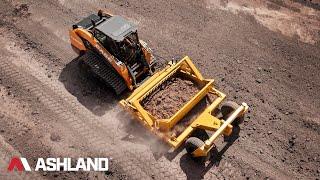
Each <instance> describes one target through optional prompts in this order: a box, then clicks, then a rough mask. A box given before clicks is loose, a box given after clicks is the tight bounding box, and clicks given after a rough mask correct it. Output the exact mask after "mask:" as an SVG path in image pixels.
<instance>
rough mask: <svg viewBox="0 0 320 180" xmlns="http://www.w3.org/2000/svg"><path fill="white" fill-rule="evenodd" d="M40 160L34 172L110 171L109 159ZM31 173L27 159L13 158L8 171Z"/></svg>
mask: <svg viewBox="0 0 320 180" xmlns="http://www.w3.org/2000/svg"><path fill="white" fill-rule="evenodd" d="M73 162H75V164H74V165H72V159H71V158H38V160H37V164H36V166H35V168H34V171H40V170H41V171H79V170H82V171H108V167H109V166H108V164H109V163H108V158H78V159H76V161H73ZM14 169H17V170H18V171H31V168H30V166H29V163H28V161H27V159H26V158H19V157H13V158H12V159H11V161H10V163H9V166H8V171H13V170H14Z"/></svg>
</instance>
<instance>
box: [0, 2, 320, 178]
mask: <svg viewBox="0 0 320 180" xmlns="http://www.w3.org/2000/svg"><path fill="white" fill-rule="evenodd" d="M99 9H104V10H107V11H109V12H111V13H112V14H117V15H121V16H124V17H127V18H128V19H129V20H130V21H132V22H134V23H135V24H137V25H138V33H139V38H141V39H143V40H144V41H146V42H147V43H148V45H149V46H150V47H151V48H152V49H153V51H154V54H155V55H156V56H157V57H158V61H159V63H158V64H159V65H158V66H159V67H158V68H159V69H161V66H162V65H164V64H166V62H167V61H170V60H172V59H175V60H179V59H181V58H182V57H184V56H185V55H188V56H189V57H190V58H191V59H192V61H193V63H194V64H195V65H196V66H197V67H198V68H199V70H200V71H201V73H202V74H203V76H204V77H205V78H212V79H215V85H216V88H217V89H219V90H220V91H222V92H225V93H226V94H227V99H228V100H233V101H236V102H238V103H241V102H246V103H247V104H248V105H249V106H250V110H249V112H248V113H247V115H246V118H245V119H244V123H243V124H241V125H240V131H239V132H238V136H236V137H235V138H233V139H231V140H229V141H226V142H225V141H224V139H223V138H220V139H219V140H218V141H217V148H218V151H219V153H218V154H217V156H216V157H215V158H213V159H211V160H210V161H209V162H207V163H206V164H198V163H195V162H194V161H192V160H191V159H190V158H189V156H188V155H186V151H185V150H183V149H181V150H179V151H176V152H170V151H168V149H166V146H164V145H163V144H162V143H160V141H159V140H157V138H156V137H153V136H151V135H150V134H149V133H148V132H147V130H146V129H145V128H143V127H142V126H140V125H139V124H137V123H136V121H134V120H133V118H131V116H130V115H129V114H126V113H125V112H124V111H123V110H122V109H121V108H120V106H119V105H118V101H119V100H121V99H122V98H125V97H127V96H128V95H129V93H126V94H123V95H122V96H121V97H116V96H115V94H114V93H113V92H112V91H110V90H109V89H108V88H107V87H105V86H104V84H103V83H101V82H99V81H98V80H96V79H95V78H94V77H93V76H92V75H91V74H88V73H87V72H85V71H82V70H81V68H79V65H78V56H77V54H76V53H75V52H74V51H73V50H72V48H71V46H70V42H69V35H68V30H69V29H70V28H71V27H72V25H73V24H74V23H76V22H78V21H79V20H81V19H82V18H83V17H86V16H87V15H88V14H90V13H96V12H97V11H98V10H99ZM319 28H320V1H319V0H312V1H311V0H309V1H306V0H304V1H303V0H264V1H262V0H257V1H253V0H249V1H241V0H201V1H194V0H183V1H171V0H170V1H157V0H132V1H125V0H119V1H118V0H117V1H116V0H112V1H105V0H82V1H78V0H48V1H38V0H19V1H18V0H0V179H190V180H191V179H290V180H292V179H319V177H320V143H319V142H320V116H319V109H320V33H319ZM13 156H19V157H25V158H27V159H28V162H29V163H30V166H32V167H34V166H35V163H36V161H35V160H36V159H37V158H39V157H42V158H45V157H72V158H77V157H109V158H110V164H109V171H108V172H105V173H101V172H34V171H33V172H30V173H26V172H17V171H14V172H8V171H7V165H8V163H9V161H10V159H11V158H12V157H13Z"/></svg>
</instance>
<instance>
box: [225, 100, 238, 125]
mask: <svg viewBox="0 0 320 180" xmlns="http://www.w3.org/2000/svg"><path fill="white" fill-rule="evenodd" d="M238 107H239V105H238V104H237V103H236V102H233V101H227V102H225V103H223V105H222V106H221V113H222V118H223V119H224V120H226V119H228V117H229V116H230V115H231V114H232V113H233V112H234V111H235V110H236V109H238ZM243 119H244V118H243V116H241V117H237V118H236V119H235V120H234V121H233V122H232V125H239V124H241V123H243Z"/></svg>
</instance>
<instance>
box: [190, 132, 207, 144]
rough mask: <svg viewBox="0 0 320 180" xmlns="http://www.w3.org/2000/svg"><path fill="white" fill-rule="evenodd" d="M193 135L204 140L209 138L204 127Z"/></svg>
mask: <svg viewBox="0 0 320 180" xmlns="http://www.w3.org/2000/svg"><path fill="white" fill-rule="evenodd" d="M191 136H192V137H197V138H198V139H200V140H202V141H203V142H204V141H205V140H207V139H209V135H208V133H207V132H206V131H205V130H204V129H196V130H194V131H193V132H192V135H191Z"/></svg>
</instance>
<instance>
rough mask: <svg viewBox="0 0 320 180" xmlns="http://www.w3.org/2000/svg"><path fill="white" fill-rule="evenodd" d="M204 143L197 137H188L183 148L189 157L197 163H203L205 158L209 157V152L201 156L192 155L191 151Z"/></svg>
mask: <svg viewBox="0 0 320 180" xmlns="http://www.w3.org/2000/svg"><path fill="white" fill-rule="evenodd" d="M203 145H204V142H203V141H202V140H201V139H199V138H197V137H189V138H188V139H187V140H186V142H185V148H186V151H187V153H188V154H189V155H190V157H191V158H192V159H193V160H194V161H196V162H198V163H204V162H205V161H206V160H207V159H209V158H210V152H209V153H208V155H207V156H201V157H194V156H193V155H192V153H193V152H194V151H195V150H196V149H198V148H199V147H201V146H203Z"/></svg>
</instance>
